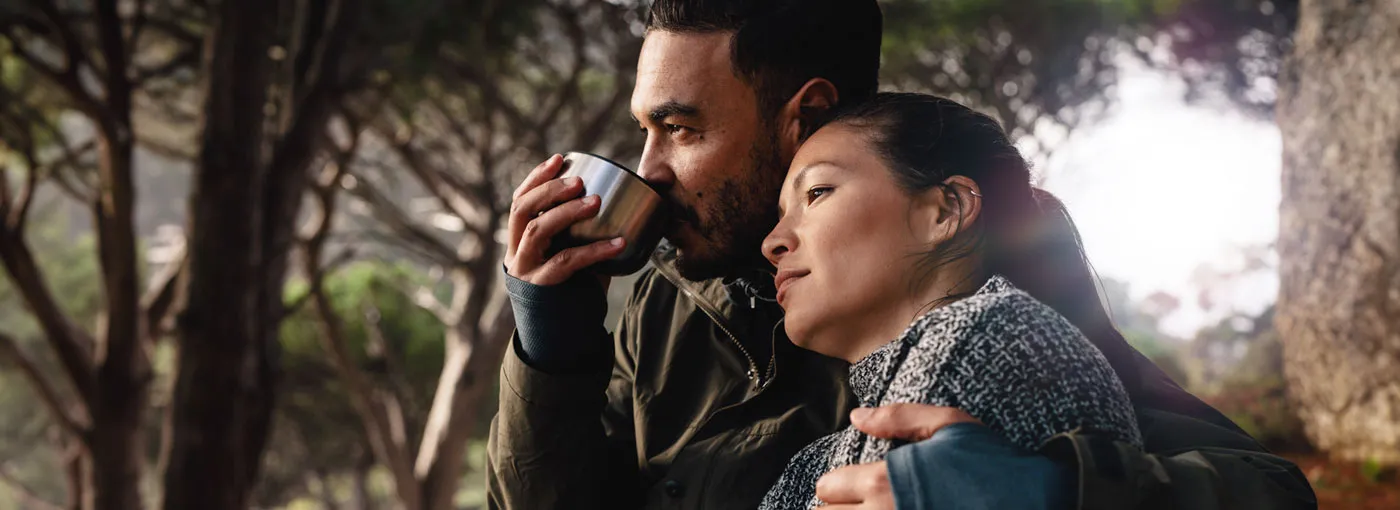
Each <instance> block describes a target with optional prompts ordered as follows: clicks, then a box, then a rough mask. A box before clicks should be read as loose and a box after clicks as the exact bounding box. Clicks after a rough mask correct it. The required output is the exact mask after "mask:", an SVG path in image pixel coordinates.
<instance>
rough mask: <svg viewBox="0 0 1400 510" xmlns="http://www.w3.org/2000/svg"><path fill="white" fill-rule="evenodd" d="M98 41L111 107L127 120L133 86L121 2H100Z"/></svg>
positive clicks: (115, 113)
mask: <svg viewBox="0 0 1400 510" xmlns="http://www.w3.org/2000/svg"><path fill="white" fill-rule="evenodd" d="M94 3H95V4H96V12H97V39H98V41H99V43H100V46H101V51H102V60H103V63H104V64H106V68H107V69H106V71H107V73H106V76H105V77H104V78H103V84H104V85H106V89H107V97H106V100H107V106H108V107H109V108H110V109H111V110H112V112H111V113H113V114H114V115H116V116H118V117H121V118H126V117H127V116H128V115H129V112H130V111H131V82H130V81H129V80H128V79H127V75H126V71H127V69H126V68H127V47H126V38H125V37H123V36H122V20H121V16H120V15H119V14H117V0H96V1H95V2H94Z"/></svg>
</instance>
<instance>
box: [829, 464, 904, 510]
mask: <svg viewBox="0 0 1400 510" xmlns="http://www.w3.org/2000/svg"><path fill="white" fill-rule="evenodd" d="M890 494H892V493H891V492H890V475H889V471H888V470H887V468H886V465H885V463H884V462H873V463H870V464H859V465H855V466H845V467H842V468H839V469H836V470H834V471H832V472H830V473H827V474H825V475H822V477H821V479H819V480H817V499H820V500H822V501H825V502H826V503H827V504H831V505H840V504H859V503H864V502H865V501H866V500H873V499H877V498H881V497H883V496H886V495H890Z"/></svg>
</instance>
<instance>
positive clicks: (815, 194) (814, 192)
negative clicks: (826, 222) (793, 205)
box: [807, 186, 832, 204]
mask: <svg viewBox="0 0 1400 510" xmlns="http://www.w3.org/2000/svg"><path fill="white" fill-rule="evenodd" d="M831 191H832V188H831V186H817V187H815V188H812V189H809V190H807V203H809V204H810V203H812V202H813V201H815V200H816V199H818V198H821V197H822V196H823V195H826V194H828V193H831Z"/></svg>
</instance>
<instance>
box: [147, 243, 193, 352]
mask: <svg viewBox="0 0 1400 510" xmlns="http://www.w3.org/2000/svg"><path fill="white" fill-rule="evenodd" d="M189 261H190V257H189V252H188V246H181V247H180V255H179V257H177V261H176V262H175V263H172V264H168V265H166V267H165V269H164V270H163V271H161V273H160V274H159V275H157V276H156V277H155V280H154V282H155V284H154V285H152V286H151V287H150V288H149V289H147V290H146V294H145V295H144V296H141V309H142V310H145V311H146V336H147V337H148V338H150V339H151V340H156V339H159V338H161V337H163V336H165V334H166V333H168V332H170V331H171V329H172V328H173V327H174V325H173V324H170V322H171V319H172V318H173V316H172V313H171V311H172V310H173V309H174V304H175V302H176V301H177V300H176V296H177V294H179V282H180V275H181V274H183V273H184V272H185V269H186V268H187V267H189ZM167 326H169V327H167Z"/></svg>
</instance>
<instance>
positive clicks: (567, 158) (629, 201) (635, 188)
mask: <svg viewBox="0 0 1400 510" xmlns="http://www.w3.org/2000/svg"><path fill="white" fill-rule="evenodd" d="M559 177H561V178H563V177H578V178H580V179H581V180H582V181H583V189H584V191H583V193H584V196H587V195H598V198H599V199H600V200H599V202H600V203H599V207H598V214H597V215H596V216H594V217H592V218H589V219H586V220H583V221H580V222H578V223H575V224H573V225H572V226H570V227H569V229H568V230H567V231H565V232H561V233H559V235H557V236H555V238H554V239H553V240H552V241H551V243H550V250H549V251H550V255H551V256H552V255H553V254H554V253H557V252H558V251H559V250H562V249H565V248H569V247H572V246H580V245H584V244H588V243H592V242H595V241H601V240H605V239H612V238H614V237H619V236H620V237H622V238H623V239H624V240H626V246H625V248H623V251H622V253H620V254H618V256H616V257H614V258H612V259H609V260H605V261H603V262H599V263H597V264H595V265H593V266H592V267H590V268H589V270H591V271H595V272H598V273H602V274H607V275H613V276H622V275H627V274H631V273H635V272H636V271H637V270H638V269H641V268H642V266H643V265H645V264H646V262H647V260H648V259H649V258H651V253H652V252H653V251H655V250H656V246H657V244H658V243H659V242H660V241H661V230H662V227H663V226H664V225H665V221H666V218H665V217H666V214H667V211H666V207H665V200H664V199H663V198H662V195H661V193H660V192H658V191H657V190H656V189H655V188H653V187H652V186H651V184H649V183H647V181H646V180H644V179H642V178H641V176H638V175H637V174H636V173H633V172H632V171H631V170H629V169H628V168H627V167H625V166H622V165H619V164H617V163H615V162H613V161H612V160H609V159H607V158H604V157H602V156H598V155H595V154H589V153H586V152H570V153H567V154H564V168H563V172H561V173H560V175H559Z"/></svg>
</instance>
